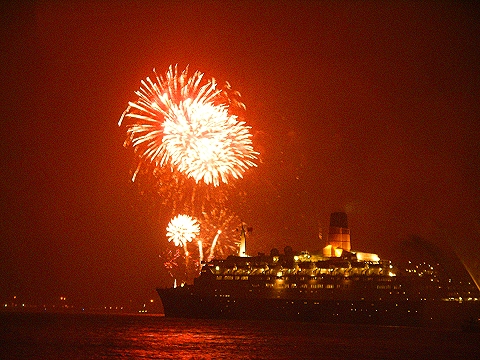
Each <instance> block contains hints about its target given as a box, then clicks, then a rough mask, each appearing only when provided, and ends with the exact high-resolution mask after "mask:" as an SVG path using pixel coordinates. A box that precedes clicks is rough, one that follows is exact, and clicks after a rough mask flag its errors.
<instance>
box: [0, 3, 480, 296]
mask: <svg viewBox="0 0 480 360" xmlns="http://www.w3.org/2000/svg"><path fill="white" fill-rule="evenodd" d="M2 6H3V7H4V9H2V12H1V13H2V25H1V26H2V27H3V30H4V31H2V41H3V42H2V43H3V44H4V46H3V47H4V48H5V49H6V50H5V51H2V55H0V56H1V57H2V60H3V61H2V64H4V66H3V67H2V75H4V77H3V78H4V80H3V81H2V87H3V94H4V95H3V96H2V100H3V102H2V104H3V105H4V106H3V107H2V108H3V109H4V112H3V116H4V120H3V123H2V128H1V130H0V131H1V132H2V134H1V135H2V145H1V146H2V152H1V164H2V169H3V171H2V176H3V180H2V189H1V191H0V194H1V195H0V196H1V203H2V213H1V217H2V226H1V228H0V229H1V230H0V231H1V233H0V235H1V242H0V254H1V255H0V256H1V257H2V258H1V259H0V273H1V274H3V276H2V277H1V278H0V291H1V293H0V297H1V298H2V299H3V298H5V297H9V296H11V295H14V294H16V295H19V294H22V296H24V297H25V298H30V299H32V301H42V299H48V298H49V296H51V294H54V293H55V294H57V293H58V296H60V295H61V296H66V298H67V299H75V298H76V299H79V300H80V301H84V302H86V303H96V302H98V303H104V302H115V301H119V302H128V301H129V300H130V299H137V298H142V296H145V297H146V298H150V297H151V296H155V295H152V294H153V292H154V289H155V287H156V286H158V285H162V283H164V282H165V281H166V279H167V280H168V274H167V272H166V271H165V269H164V267H163V263H162V261H161V260H159V258H158V255H159V254H160V253H161V252H162V248H161V241H166V239H165V228H166V224H167V223H168V220H169V219H159V214H158V211H156V209H155V206H152V204H151V202H150V201H149V200H148V199H146V198H145V197H142V195H141V194H140V193H139V192H138V189H137V188H136V187H135V185H132V183H131V181H130V175H131V174H130V170H131V166H132V161H133V159H132V158H131V154H130V153H128V152H127V151H126V150H125V149H124V148H123V147H122V144H123V141H124V139H125V133H124V129H121V128H119V127H118V126H117V121H118V118H119V117H120V116H121V114H122V112H123V111H124V109H125V106H126V104H128V101H131V100H132V94H133V93H134V91H135V90H137V89H138V86H139V81H140V80H141V79H144V78H145V77H146V76H149V75H151V70H152V68H156V69H167V68H168V66H169V65H170V64H176V63H178V64H179V67H180V68H184V67H185V66H186V65H187V64H189V65H190V68H191V69H199V70H201V71H202V72H204V73H205V74H206V76H207V77H215V78H217V79H218V80H219V83H220V82H221V81H226V80H228V81H229V82H230V83H231V84H233V87H234V88H235V89H237V90H238V91H239V92H240V93H241V94H242V102H244V103H245V105H246V109H247V110H246V113H245V118H246V121H247V123H248V125H250V126H252V129H251V133H252V134H253V138H252V140H253V145H254V148H255V150H258V151H259V152H260V154H261V155H260V157H259V159H258V167H257V168H254V169H251V170H252V171H250V170H249V171H247V172H246V173H245V175H244V178H243V179H242V181H241V182H239V185H238V186H239V190H240V191H244V192H245V193H246V194H247V195H248V199H247V201H246V203H245V204H243V203H242V204H234V205H235V206H236V212H237V213H238V214H239V216H241V219H242V221H245V222H246V223H247V224H248V226H251V227H253V228H254V230H253V232H252V236H251V243H249V245H248V248H249V249H250V250H251V251H252V252H253V253H256V252H257V251H264V252H268V251H269V250H270V249H271V248H272V247H277V248H279V249H283V247H284V246H286V245H291V246H292V247H293V248H294V249H298V250H301V249H308V250H316V249H319V248H321V247H322V246H323V244H319V240H318V232H319V228H323V229H325V228H326V227H327V223H328V219H329V214H330V213H331V212H333V211H346V212H347V214H348V217H349V225H350V228H351V237H352V238H351V239H352V249H354V250H359V251H367V252H374V253H377V254H379V255H380V256H381V257H386V258H390V257H393V256H394V255H395V248H396V246H397V245H399V244H400V243H401V242H402V241H403V240H405V239H408V238H409V237H411V236H419V237H421V238H423V239H426V240H428V241H430V242H433V243H435V244H438V245H441V246H453V247H455V250H456V251H457V252H458V254H459V255H460V256H461V257H462V258H463V260H464V261H465V262H466V263H468V264H470V266H473V267H475V266H476V267H477V269H479V268H480V265H479V263H480V259H479V258H478V254H480V249H479V245H478V244H479V243H480V222H479V219H480V213H479V209H480V188H479V186H478V184H479V183H480V181H479V180H480V174H479V169H480V160H479V154H480V147H479V144H480V141H479V140H480V127H479V126H478V121H479V119H478V114H480V109H479V102H478V94H479V86H480V85H479V84H480V74H479V67H478V64H479V63H480V53H479V50H478V49H479V48H480V47H479V40H478V39H480V29H479V27H480V25H479V23H478V18H479V16H478V15H479V7H478V6H476V5H474V4H473V3H468V2H465V3H464V2H460V3H456V2H440V3H436V2H401V3H396V2H387V3H382V2H315V1H305V2H291V1H290V2H273V1H272V2H269V1H267V2H259V1H242V2H238V3H237V2H231V3H225V2H198V3H194V4H192V3H190V2H189V3H188V4H184V3H183V2H153V1H152V2H148V1H147V2H141V3H136V2H129V1H115V2H113V1H112V2H87V3H85V2H80V1H66V2H58V1H45V2H38V3H36V4H35V5H2ZM19 19H22V20H23V21H19ZM479 272H480V271H479ZM55 296H56V295H55Z"/></svg>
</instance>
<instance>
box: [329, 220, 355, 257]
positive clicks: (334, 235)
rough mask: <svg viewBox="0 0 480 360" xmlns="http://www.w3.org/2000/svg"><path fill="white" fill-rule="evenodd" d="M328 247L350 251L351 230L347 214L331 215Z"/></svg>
mask: <svg viewBox="0 0 480 360" xmlns="http://www.w3.org/2000/svg"><path fill="white" fill-rule="evenodd" d="M328 245H331V246H332V247H333V248H340V249H343V250H346V251H350V249H351V246H350V229H349V228H348V221H347V214H346V213H344V212H334V213H332V214H331V215H330V228H329V231H328V244H327V246H328Z"/></svg>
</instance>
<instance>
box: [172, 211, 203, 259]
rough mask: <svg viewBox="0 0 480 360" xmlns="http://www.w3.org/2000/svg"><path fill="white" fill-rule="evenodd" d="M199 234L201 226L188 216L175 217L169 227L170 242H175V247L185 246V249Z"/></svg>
mask: <svg viewBox="0 0 480 360" xmlns="http://www.w3.org/2000/svg"><path fill="white" fill-rule="evenodd" d="M199 233H200V224H199V223H198V221H197V220H196V219H193V218H192V217H190V216H188V215H177V216H175V217H174V218H173V219H172V220H170V222H169V224H168V226H167V238H168V241H170V242H173V243H174V244H175V246H183V247H185V249H186V246H187V243H188V242H191V241H192V240H193V239H194V238H195V237H196V236H197V235H198V234H199ZM186 255H188V252H186Z"/></svg>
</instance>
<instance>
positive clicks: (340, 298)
mask: <svg viewBox="0 0 480 360" xmlns="http://www.w3.org/2000/svg"><path fill="white" fill-rule="evenodd" d="M245 247H246V234H245V229H243V228H242V231H241V242H240V251H239V255H238V256H229V257H227V258H226V259H223V260H217V259H214V260H212V261H209V262H206V263H204V264H203V267H202V270H201V273H200V275H199V276H198V277H197V278H196V279H195V280H194V283H193V284H190V285H188V284H184V285H182V286H175V287H172V288H158V289H157V292H158V294H159V296H160V298H161V300H162V303H163V307H164V312H165V316H167V317H184V318H231V319H266V320H298V321H315V322H328V323H332V322H341V323H364V324H365V323H366V324H368V323H373V324H383V325H403V326H429V325H439V326H457V325H458V326H460V324H461V322H462V321H464V320H465V319H466V318H470V317H479V316H480V301H479V299H478V297H479V294H478V289H477V288H476V287H474V286H472V287H471V288H467V289H462V290H460V289H459V287H458V286H457V285H456V284H455V282H453V281H452V279H449V278H447V277H445V276H442V274H441V273H440V272H439V271H438V270H437V269H436V268H435V267H434V266H432V265H429V264H426V263H422V264H415V265H414V264H410V266H405V267H399V266H396V265H394V264H393V263H392V262H390V261H387V260H381V259H380V258H379V257H378V256H377V255H376V254H371V253H364V252H354V251H352V250H351V248H350V230H349V228H348V224H347V216H346V214H345V213H332V214H331V218H330V229H329V236H328V243H327V246H326V247H324V248H323V250H322V252H321V253H320V254H318V253H317V254H315V253H308V252H306V251H303V252H301V253H294V252H293V251H292V249H291V248H290V247H288V246H287V247H286V248H285V249H284V253H283V254H281V253H280V252H279V251H278V250H276V249H273V250H272V251H271V252H270V254H268V255H267V254H262V253H260V254H258V255H257V256H246V255H245Z"/></svg>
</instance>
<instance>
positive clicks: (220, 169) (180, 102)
mask: <svg viewBox="0 0 480 360" xmlns="http://www.w3.org/2000/svg"><path fill="white" fill-rule="evenodd" d="M187 70H188V68H187V69H185V70H184V71H183V72H181V73H178V71H177V67H176V66H175V67H172V66H170V68H169V70H168V71H167V73H166V75H165V78H163V77H162V76H158V75H157V74H155V76H156V81H152V80H151V79H150V78H148V77H147V78H146V80H144V81H142V82H141V84H142V86H141V87H140V89H139V90H138V91H136V95H137V96H138V100H137V101H136V102H130V103H129V105H128V107H127V109H126V110H125V112H124V113H123V114H122V117H121V118H120V121H119V124H121V123H122V122H123V121H124V119H126V120H127V122H128V123H127V134H128V137H127V140H126V142H125V145H126V146H128V145H131V146H132V147H133V148H134V151H135V153H136V155H137V156H138V157H139V159H140V162H139V165H138V167H137V170H136V171H135V174H134V176H133V178H132V180H135V176H136V174H137V173H138V171H139V169H140V167H141V165H142V164H144V163H150V164H154V166H156V167H165V168H167V169H176V170H178V171H179V172H181V173H182V174H184V175H185V176H187V177H189V178H193V179H194V180H195V182H197V183H199V182H204V183H205V184H207V185H209V184H213V185H214V186H219V185H220V183H228V182H229V179H232V178H233V179H238V178H241V177H242V176H243V173H244V172H245V171H246V170H247V169H248V168H250V167H252V166H256V165H255V163H254V161H255V159H256V158H257V155H258V153H257V152H255V151H254V150H253V146H252V140H251V134H250V133H249V129H250V127H249V126H246V125H245V122H243V121H239V120H238V115H236V114H233V111H235V110H238V109H240V110H241V109H244V108H245V106H244V105H243V103H241V102H240V101H239V100H238V99H239V94H238V92H235V91H232V90H231V87H230V84H228V83H227V85H226V86H225V87H224V88H223V89H217V83H216V81H215V79H211V80H208V81H204V80H203V73H201V72H199V71H197V72H195V73H194V74H193V76H191V77H188V74H187ZM229 94H230V95H229Z"/></svg>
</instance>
